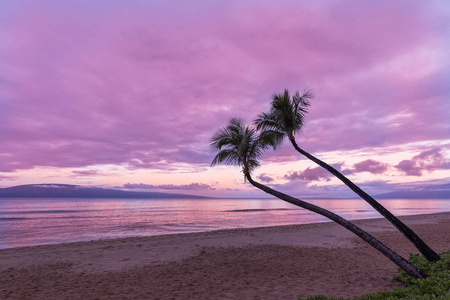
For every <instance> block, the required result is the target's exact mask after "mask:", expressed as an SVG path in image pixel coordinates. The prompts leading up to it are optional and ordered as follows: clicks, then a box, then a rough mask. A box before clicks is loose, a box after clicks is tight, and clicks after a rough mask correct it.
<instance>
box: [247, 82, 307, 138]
mask: <svg viewBox="0 0 450 300" xmlns="http://www.w3.org/2000/svg"><path fill="white" fill-rule="evenodd" d="M312 98H313V95H312V93H311V91H309V90H305V91H304V92H303V94H302V95H300V93H299V92H298V91H297V92H296V93H295V94H294V95H293V96H292V97H291V96H290V95H289V91H288V90H287V89H285V90H284V92H283V93H281V94H275V95H274V96H273V99H272V102H271V105H272V106H271V109H270V112H269V113H262V114H260V115H259V116H258V118H257V119H256V120H255V122H254V123H255V124H256V125H257V129H258V130H259V129H269V130H276V131H279V132H284V133H285V134H286V135H288V136H293V135H295V133H297V132H299V131H301V128H302V127H303V124H304V118H305V114H306V113H307V112H308V107H309V105H310V100H311V99H312Z"/></svg>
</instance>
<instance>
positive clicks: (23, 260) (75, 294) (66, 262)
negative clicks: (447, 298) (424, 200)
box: [0, 212, 450, 299]
mask: <svg viewBox="0 0 450 300" xmlns="http://www.w3.org/2000/svg"><path fill="white" fill-rule="evenodd" d="M401 219H402V220H403V221H404V222H405V223H406V224H407V225H409V226H410V227H411V228H412V229H413V230H415V231H416V232H417V233H418V234H419V236H421V237H422V238H423V239H424V240H425V242H427V243H428V244H429V245H430V246H431V247H432V248H433V249H434V250H436V251H438V252H443V251H449V250H450V235H449V234H448V233H449V232H450V212H449V213H440V214H430V215H419V216H406V217H401ZM355 223H356V224H357V225H358V226H361V227H362V228H363V229H365V230H367V231H369V232H370V233H372V234H373V235H374V236H376V237H377V238H379V239H380V240H381V241H382V242H384V243H385V244H386V245H388V246H389V247H391V248H392V249H393V250H395V251H397V252H398V253H399V254H401V255H403V256H404V257H408V256H409V253H417V250H416V249H415V248H414V247H413V246H412V245H411V244H410V243H409V242H408V241H407V240H406V238H404V237H403V236H402V235H401V234H400V233H398V232H397V231H396V230H395V228H393V227H392V225H390V224H389V223H388V222H386V221H385V220H383V219H372V220H358V221H355ZM396 272H397V267H396V266H395V265H394V264H393V263H391V262H390V261H389V260H388V259H387V258H385V257H384V256H382V255H381V254H380V253H379V252H377V251H376V250H374V249H373V248H371V247H370V246H369V245H367V244H366V243H365V242H363V241H361V240H359V239H358V238H356V237H354V236H353V235H352V234H351V233H350V232H348V231H346V230H345V229H344V228H341V227H340V226H339V225H335V224H333V223H320V224H307V225H291V226H278V227H267V228H255V229H239V230H225V231H216V232H206V233H192V234H174V235H164V236H152V237H135V238H124V239H114V240H99V241H90V242H78V243H69V244H57V245H43V246H33V247H23V248H13V249H3V250H0V299H63V298H67V299H296V297H298V296H301V297H307V296H310V295H318V294H323V295H327V296H336V297H351V296H358V295H362V294H364V293H369V292H374V291H378V290H388V289H391V288H393V287H395V286H400V284H399V283H397V282H394V281H393V280H392V276H393V275H394V274H396Z"/></svg>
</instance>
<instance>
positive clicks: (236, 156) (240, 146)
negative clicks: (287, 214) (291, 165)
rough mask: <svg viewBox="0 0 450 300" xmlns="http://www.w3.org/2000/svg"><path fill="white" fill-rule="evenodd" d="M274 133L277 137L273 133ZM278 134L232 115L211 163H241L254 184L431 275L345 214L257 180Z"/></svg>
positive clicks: (408, 268)
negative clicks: (257, 172) (253, 174)
mask: <svg viewBox="0 0 450 300" xmlns="http://www.w3.org/2000/svg"><path fill="white" fill-rule="evenodd" d="M274 134H275V137H273V136H272V135H274ZM277 138H279V135H278V134H277V133H276V132H272V131H270V130H261V132H260V134H259V135H258V134H257V132H256V130H255V129H253V128H250V127H249V126H248V125H246V124H245V122H244V121H243V120H241V119H236V118H234V119H231V120H230V122H229V125H228V126H226V127H224V128H222V129H220V130H218V131H217V132H216V133H215V134H214V135H213V137H212V143H211V146H212V147H213V148H214V149H215V150H217V151H219V152H218V153H217V155H216V156H215V157H214V159H213V161H212V163H211V165H212V166H214V165H216V164H219V163H225V164H229V165H238V166H241V167H242V172H243V173H244V176H245V179H247V180H248V182H250V183H251V184H252V185H253V186H255V187H257V188H259V189H261V190H262V191H264V192H266V193H268V194H270V195H272V196H275V197H277V198H279V199H281V200H284V201H286V202H289V203H292V204H294V205H297V206H299V207H302V208H304V209H307V210H310V211H312V212H315V213H318V214H320V215H322V216H324V217H327V218H328V219H330V220H332V221H334V222H336V223H338V224H339V225H341V226H343V227H345V228H347V229H348V230H350V231H351V232H353V233H354V234H356V235H357V236H358V237H360V238H361V239H363V240H364V241H366V242H367V243H369V244H370V245H371V246H372V247H374V248H375V249H377V250H378V251H380V252H381V253H382V254H383V255H385V256H386V257H387V258H388V259H390V260H391V261H392V262H393V263H395V264H396V265H397V266H398V267H399V268H401V269H402V270H404V271H405V272H406V273H408V274H410V275H411V276H413V277H414V278H420V279H423V278H426V276H427V275H426V274H425V273H424V272H422V271H421V270H419V269H418V268H416V267H415V266H413V265H411V264H410V263H409V262H408V261H406V260H405V259H404V258H403V257H401V256H400V255H398V254H397V253H396V252H394V251H392V250H391V249H390V248H388V247H387V246H385V245H384V244H383V243H381V242H380V241H379V240H377V239H376V238H375V237H373V236H372V235H370V234H369V233H367V232H365V231H364V230H362V229H361V228H359V227H357V226H356V225H354V224H352V223H350V222H349V221H347V220H345V219H344V218H342V217H340V216H338V215H336V214H334V213H332V212H331V211H328V210H326V209H323V208H321V207H319V206H316V205H313V204H311V203H308V202H305V201H303V200H300V199H297V198H294V197H291V196H289V195H286V194H284V193H281V192H278V191H276V190H273V189H271V188H270V187H268V186H265V185H262V184H260V183H258V182H256V181H254V180H253V178H252V177H251V172H252V171H253V170H254V169H255V168H257V167H258V166H259V159H260V158H261V155H262V154H263V152H264V150H266V149H268V148H270V147H273V148H275V147H276V146H277V145H278V142H277Z"/></svg>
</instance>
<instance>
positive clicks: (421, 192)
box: [375, 184, 450, 199]
mask: <svg viewBox="0 0 450 300" xmlns="http://www.w3.org/2000/svg"><path fill="white" fill-rule="evenodd" d="M375 198H376V199H450V184H441V185H433V186H426V187H423V188H420V189H410V190H401V191H395V192H391V193H385V194H380V195H376V196H375Z"/></svg>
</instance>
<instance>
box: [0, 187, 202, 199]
mask: <svg viewBox="0 0 450 300" xmlns="http://www.w3.org/2000/svg"><path fill="white" fill-rule="evenodd" d="M0 198H125V199H126V198H133V199H149V198H152V199H156V198H159V199H161V198H163V199H186V198H191V199H192V198H194V199H202V198H204V199H206V198H208V197H202V196H193V195H186V194H169V193H156V192H128V191H121V190H114V189H103V188H95V187H86V186H80V185H69V184H28V185H18V186H13V187H9V188H0Z"/></svg>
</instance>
